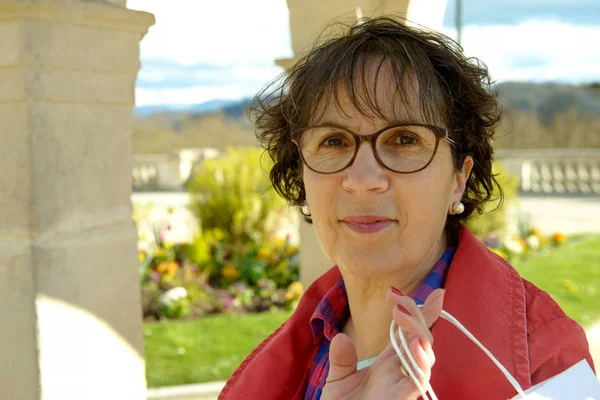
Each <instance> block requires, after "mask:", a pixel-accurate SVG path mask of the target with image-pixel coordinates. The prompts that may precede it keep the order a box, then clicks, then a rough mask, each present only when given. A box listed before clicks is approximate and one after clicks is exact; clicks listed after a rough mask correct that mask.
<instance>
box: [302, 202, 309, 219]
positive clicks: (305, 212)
mask: <svg viewBox="0 0 600 400" xmlns="http://www.w3.org/2000/svg"><path fill="white" fill-rule="evenodd" d="M300 212H301V213H302V215H304V216H305V217H309V216H310V207H309V206H308V204H304V205H303V206H302V208H301V209H300Z"/></svg>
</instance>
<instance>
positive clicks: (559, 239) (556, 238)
mask: <svg viewBox="0 0 600 400" xmlns="http://www.w3.org/2000/svg"><path fill="white" fill-rule="evenodd" d="M566 240H567V236H566V235H565V234H564V233H559V232H556V233H555V234H554V235H552V241H553V242H554V243H556V244H563V243H564V242H565V241H566Z"/></svg>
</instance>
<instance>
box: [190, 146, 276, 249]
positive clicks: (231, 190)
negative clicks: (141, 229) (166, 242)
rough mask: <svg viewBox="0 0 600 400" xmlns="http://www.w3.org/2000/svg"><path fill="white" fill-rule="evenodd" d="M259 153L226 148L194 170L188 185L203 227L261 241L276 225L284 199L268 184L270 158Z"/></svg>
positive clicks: (232, 239)
mask: <svg viewBox="0 0 600 400" xmlns="http://www.w3.org/2000/svg"><path fill="white" fill-rule="evenodd" d="M262 153H263V150H261V149H252V148H236V149H229V150H228V151H227V152H226V153H225V154H224V155H223V156H222V157H219V158H217V159H210V160H206V161H205V162H204V163H203V164H202V167H201V168H200V169H199V170H198V171H196V172H195V173H194V175H193V176H192V178H191V179H190V181H189V183H188V187H187V189H188V191H189V193H190V195H191V200H192V204H191V210H192V212H193V213H194V214H195V215H196V216H197V217H198V219H199V220H200V224H201V226H202V230H213V229H219V230H220V231H221V232H223V233H224V240H225V241H228V242H232V243H247V242H253V243H261V242H263V241H264V240H265V239H266V238H267V235H268V233H269V232H271V231H272V230H273V229H274V228H275V226H276V225H277V224H278V221H277V219H278V214H280V213H281V210H282V209H284V208H285V207H286V203H285V200H283V199H282V198H281V197H279V196H278V195H277V193H276V192H275V190H273V188H272V187H271V184H270V181H269V171H270V166H271V165H270V160H269V159H268V157H261V155H262ZM261 164H262V165H261Z"/></svg>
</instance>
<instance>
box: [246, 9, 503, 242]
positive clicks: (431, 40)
mask: <svg viewBox="0 0 600 400" xmlns="http://www.w3.org/2000/svg"><path fill="white" fill-rule="evenodd" d="M340 28H341V30H342V33H341V34H340V33H339V31H340ZM332 31H336V32H338V33H337V34H335V35H334V37H329V38H326V36H327V34H328V33H329V32H332ZM319 42H320V44H319V45H317V46H315V47H314V48H313V49H312V50H311V51H310V52H309V53H308V54H307V55H306V56H304V57H303V58H302V59H300V60H299V61H298V62H297V63H296V64H295V65H294V66H293V67H292V68H291V69H289V70H288V71H286V72H284V73H283V74H282V75H281V76H280V77H279V78H278V79H277V80H275V81H273V82H271V83H270V84H268V85H267V86H266V87H265V88H264V89H263V90H262V91H261V92H259V93H258V94H257V95H256V97H255V98H254V100H253V102H252V104H251V106H250V107H249V108H248V116H249V117H250V119H251V120H252V121H253V122H254V124H255V127H256V136H257V137H258V139H259V140H260V142H261V143H262V145H263V147H264V148H265V149H266V151H267V152H268V154H269V156H270V157H271V159H272V160H273V162H274V165H273V168H272V170H271V173H270V177H271V182H272V184H273V187H274V188H275V190H276V191H277V192H278V193H279V194H280V195H281V196H282V197H284V198H285V199H286V200H287V201H288V202H289V203H290V204H292V205H296V206H300V205H302V204H304V202H305V199H306V193H305V188H304V183H303V181H302V161H301V158H300V154H299V152H298V149H297V147H296V145H295V144H294V143H293V142H292V141H291V137H290V133H291V132H292V131H293V130H295V129H297V128H301V127H306V126H308V125H309V124H310V123H311V122H312V121H315V120H318V119H319V117H320V113H322V112H323V111H324V108H325V107H324V105H325V103H326V102H327V101H329V100H331V99H334V100H335V102H336V104H337V106H338V108H339V107H340V97H339V96H340V93H341V92H343V93H346V94H347V96H348V98H349V99H350V101H351V102H352V105H353V106H354V107H355V108H356V110H357V111H358V112H360V113H361V114H363V115H364V116H366V117H373V116H377V117H381V118H382V119H387V118H386V117H385V116H384V115H383V113H382V111H381V107H380V105H378V104H377V102H376V100H375V96H374V95H373V93H376V91H375V90H374V89H375V87H376V85H377V77H378V76H379V73H380V71H381V69H382V66H383V64H384V63H387V64H388V65H390V66H391V67H392V68H391V70H392V73H393V74H394V77H393V78H394V79H395V82H396V85H395V88H394V95H393V96H394V97H393V101H394V107H397V106H398V105H404V106H407V105H408V102H409V96H407V95H406V94H405V90H406V89H405V87H406V85H405V84H404V83H405V82H406V79H409V80H412V81H414V82H415V83H416V84H417V86H418V88H419V99H418V102H419V104H418V106H419V112H420V118H421V119H422V118H425V120H426V121H425V123H430V124H436V123H437V124H443V125H442V126H445V127H446V128H447V129H449V130H450V132H451V135H452V139H453V146H452V156H453V160H454V165H455V168H456V169H457V170H460V169H461V168H462V165H463V162H464V160H465V157H466V156H471V157H472V158H473V161H474V165H473V169H472V171H471V175H470V177H469V179H468V181H467V185H466V190H465V192H464V195H463V198H462V202H463V203H464V205H465V211H464V212H463V213H462V214H460V215H450V216H448V218H447V222H446V231H447V233H448V237H449V240H451V241H453V242H454V241H455V240H456V234H457V232H458V227H459V224H460V223H461V222H464V221H465V220H466V219H467V218H468V217H469V216H470V215H471V214H472V213H473V212H474V211H476V210H477V211H478V212H479V213H481V212H482V211H483V208H482V206H483V204H484V203H485V202H486V201H488V200H490V199H491V197H492V193H493V191H494V188H495V187H496V188H498V196H499V199H500V203H499V204H501V203H502V199H503V194H502V189H501V188H500V186H499V185H498V182H497V181H496V179H495V176H494V174H493V172H492V161H493V148H492V138H493V134H494V130H495V127H496V126H497V124H498V123H499V121H500V118H501V110H500V108H499V106H498V101H497V93H496V91H495V89H494V87H493V82H492V81H491V78H490V76H489V73H488V70H487V67H486V66H485V65H484V64H483V63H481V62H480V61H479V60H477V59H475V58H467V57H465V55H464V54H463V52H462V48H461V47H460V46H459V45H458V44H457V43H456V42H454V41H453V40H452V39H450V38H448V37H447V36H444V35H442V34H440V33H437V32H433V31H429V30H425V29H421V28H416V27H411V26H408V25H407V24H406V20H403V19H400V18H398V19H395V18H391V17H379V18H374V19H367V20H363V21H361V22H360V23H357V24H355V25H351V26H348V25H344V24H339V23H338V24H335V25H332V26H331V27H330V28H328V30H326V31H325V32H324V33H323V34H322V35H321V39H320V40H319ZM374 60H375V61H376V62H378V69H377V74H376V77H375V83H374V84H373V83H369V82H367V79H366V77H365V71H366V68H365V66H366V65H367V63H369V62H373V61H374ZM371 84H373V87H372V88H371V89H369V85H371ZM405 108H406V109H407V110H409V109H410V107H405ZM394 110H396V108H394ZM499 206H500V205H499ZM306 219H307V221H308V222H311V221H310V217H307V218H306Z"/></svg>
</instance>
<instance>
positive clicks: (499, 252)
mask: <svg viewBox="0 0 600 400" xmlns="http://www.w3.org/2000/svg"><path fill="white" fill-rule="evenodd" d="M490 250H491V251H493V252H494V253H496V254H498V255H499V256H500V257H502V258H503V259H505V260H508V254H506V253H505V252H504V251H502V250H500V249H492V248H490Z"/></svg>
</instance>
